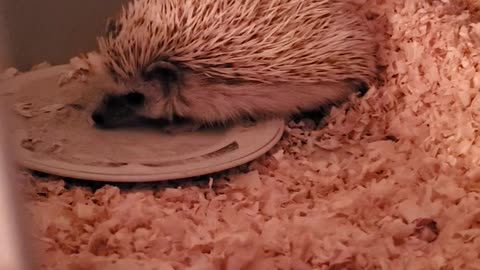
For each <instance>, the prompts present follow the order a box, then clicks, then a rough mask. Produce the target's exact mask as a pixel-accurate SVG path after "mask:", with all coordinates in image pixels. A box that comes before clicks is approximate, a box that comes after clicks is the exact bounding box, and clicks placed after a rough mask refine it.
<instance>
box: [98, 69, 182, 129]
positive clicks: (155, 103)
mask: <svg viewBox="0 0 480 270" xmlns="http://www.w3.org/2000/svg"><path fill="white" fill-rule="evenodd" d="M139 73H140V75H138V76H134V77H131V78H129V79H127V80H122V82H118V80H117V87H114V88H115V89H109V90H110V91H108V92H107V93H106V94H105V95H104V96H103V98H102V100H101V102H100V103H99V104H98V105H97V107H96V109H95V110H94V112H93V113H92V115H91V118H92V120H93V122H94V123H95V125H96V127H100V128H115V127H120V126H125V125H132V124H138V123H139V122H141V121H144V120H152V119H153V120H157V122H158V123H162V120H164V121H163V123H167V122H169V121H172V120H173V118H175V117H176V115H175V114H176V113H175V112H174V109H176V107H175V106H174V104H177V105H178V102H176V101H177V100H178V99H179V97H180V100H181V95H179V93H180V87H181V86H182V83H181V81H180V77H181V76H180V72H179V70H178V68H177V67H176V66H175V65H173V64H171V63H168V62H164V61H159V62H156V63H154V64H151V65H150V66H148V67H147V68H145V69H143V70H142V71H141V72H139ZM183 103H185V101H184V100H183ZM177 107H178V106H177Z"/></svg>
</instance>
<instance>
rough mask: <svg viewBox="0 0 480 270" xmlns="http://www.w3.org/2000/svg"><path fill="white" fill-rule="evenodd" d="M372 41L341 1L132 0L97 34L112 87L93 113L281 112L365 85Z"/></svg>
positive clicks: (371, 71) (197, 118)
mask: <svg viewBox="0 0 480 270" xmlns="http://www.w3.org/2000/svg"><path fill="white" fill-rule="evenodd" d="M375 50H376V43H375V41H374V38H373V35H372V33H370V32H369V31H368V29H367V27H366V25H365V22H364V21H363V19H362V18H361V17H360V16H359V15H357V14H355V13H354V12H353V11H352V10H351V9H348V8H347V6H346V4H345V3H344V1H342V0H202V1H194V0H133V1H132V2H130V3H129V5H128V6H127V7H126V8H123V10H122V12H121V13H120V14H119V16H118V17H117V18H115V19H112V20H109V22H108V24H107V33H106V34H105V36H103V37H101V38H99V55H100V59H101V61H100V65H101V66H102V70H104V71H105V74H107V75H108V77H109V78H111V81H112V82H113V84H112V85H114V86H112V87H111V88H110V89H108V90H107V93H105V98H104V99H103V101H102V102H101V104H99V105H98V108H97V110H96V111H95V112H94V114H93V116H94V117H93V118H94V120H95V121H96V122H97V123H98V124H104V125H106V126H107V125H110V126H115V125H116V124H118V123H121V122H122V121H124V120H126V119H131V118H132V117H137V116H139V117H145V118H151V119H166V120H170V121H171V120H172V119H178V118H181V119H188V120H191V121H193V122H197V123H204V124H214V123H225V122H228V121H235V120H238V119H242V118H243V117H250V118H255V119H256V118H262V117H270V116H273V117H284V116H285V117H287V116H290V115H292V114H295V113H298V112H302V111H306V110H314V109H315V108H320V107H322V106H323V105H326V104H329V103H335V102H338V101H341V100H343V99H345V98H346V97H347V96H348V95H349V94H352V93H354V92H355V91H356V90H357V88H358V87H359V85H361V84H371V83H372V82H373V81H374V79H375V76H376V74H375V71H376V58H375Z"/></svg>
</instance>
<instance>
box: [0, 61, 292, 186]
mask: <svg viewBox="0 0 480 270" xmlns="http://www.w3.org/2000/svg"><path fill="white" fill-rule="evenodd" d="M67 68H68V66H54V67H50V68H45V69H40V70H37V71H32V72H29V73H25V74H23V75H20V76H17V77H15V78H13V79H11V80H9V81H6V82H3V83H2V84H1V86H0V101H5V102H6V103H7V106H10V107H11V108H12V110H11V111H12V112H13V114H12V116H13V117H12V119H13V122H12V124H13V127H14V132H12V134H11V135H13V136H12V138H13V139H14V140H13V141H14V143H15V147H14V148H15V149H16V150H17V151H16V154H17V156H16V158H17V161H18V162H19V163H20V165H22V166H24V167H27V168H29V169H32V170H37V171H41V172H45V173H49V174H55V175H59V176H63V177H70V178H76V179H84V180H94V181H113V182H147V181H161V180H172V179H180V178H189V177H195V176H200V175H205V174H209V173H214V172H219V171H222V170H226V169H230V168H233V167H236V166H239V165H242V164H245V163H247V162H250V161H252V160H254V159H256V158H258V157H260V156H261V155H263V154H265V153H266V152H267V151H268V150H270V149H271V148H272V147H273V146H274V145H275V144H276V143H277V142H278V141H279V140H280V138H281V136H282V134H283V130H284V121H283V120H280V119H279V120H271V121H265V122H260V123H257V124H256V125H254V126H236V127H233V128H225V129H216V130H203V131H197V132H191V133H185V134H177V135H168V134H165V133H161V132H159V131H158V130H154V129H151V128H150V129H149V128H143V129H139V128H137V129H128V130H127V129H116V130H109V131H107V130H98V129H96V128H94V127H92V126H91V125H90V123H89V121H88V119H89V115H90V112H91V109H92V105H94V104H95V102H94V100H97V99H98V98H99V97H98V91H95V89H93V88H92V87H89V86H88V85H87V84H86V83H82V82H72V83H69V84H67V85H64V86H63V87H60V86H59V85H58V79H59V76H60V74H61V72H63V71H65V70H67Z"/></svg>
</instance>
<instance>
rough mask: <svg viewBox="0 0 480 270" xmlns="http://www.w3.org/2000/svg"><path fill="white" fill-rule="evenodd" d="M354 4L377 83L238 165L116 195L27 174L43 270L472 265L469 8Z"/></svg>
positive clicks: (477, 119)
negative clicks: (314, 125) (316, 124)
mask: <svg viewBox="0 0 480 270" xmlns="http://www.w3.org/2000/svg"><path fill="white" fill-rule="evenodd" d="M356 2H359V3H360V4H363V9H364V11H365V12H366V14H368V16H369V18H371V24H372V25H371V26H372V27H375V28H377V29H379V30H378V31H377V32H378V33H379V37H380V38H382V39H383V43H382V45H381V48H380V58H381V61H382V65H383V66H385V72H384V75H383V78H382V80H383V84H382V85H380V86H378V87H373V88H372V89H371V90H370V91H369V92H368V93H367V95H366V96H364V97H362V98H352V100H351V102H350V103H348V104H345V105H343V106H342V107H340V108H334V109H333V110H332V112H331V115H330V116H329V117H328V119H326V121H325V126H324V127H323V128H321V129H316V130H311V129H307V128H305V127H302V125H295V124H293V123H292V124H291V125H290V126H289V128H287V130H286V135H285V137H284V139H283V140H282V141H281V142H280V143H279V144H278V145H277V146H276V147H275V148H274V149H272V151H270V153H269V154H268V155H266V156H265V157H263V158H260V159H259V160H257V161H255V162H252V163H251V164H249V165H246V166H244V167H247V168H237V169H234V170H230V171H228V172H224V173H220V174H218V175H214V176H211V177H210V178H209V177H207V178H208V179H203V178H202V179H203V180H202V179H200V180H196V181H193V180H192V181H189V182H187V183H185V182H172V183H162V184H148V185H127V186H123V185H118V186H115V185H102V184H92V186H85V185H82V184H80V183H74V182H72V181H67V180H62V179H56V178H53V177H47V178H45V177H39V176H38V175H32V174H29V173H22V174H21V175H20V177H21V179H23V180H25V182H22V188H23V189H24V190H26V192H27V197H26V198H27V203H26V206H27V208H28V209H29V212H30V213H31V216H32V224H34V226H32V229H33V234H34V235H35V239H36V240H35V241H34V242H33V243H34V244H35V245H36V248H37V251H38V257H39V258H40V261H41V263H42V268H41V269H72V270H82V269H162V270H163V269H167V270H169V269H190V270H203V269H205V270H206V269H208V270H210V269H228V270H230V269H253V270H255V269H299V270H303V269H305V270H307V269H330V270H333V269H478V268H479V265H480V193H479V192H480V169H479V168H480V167H479V165H480V136H479V132H480V110H479V109H480V91H479V90H480V66H479V65H478V63H480V49H479V48H480V47H479V45H480V20H478V19H477V18H478V14H473V13H471V12H474V11H475V10H476V8H475V4H478V1H474V0H471V2H469V1H436V0H430V1H428V0H401V1H400V0H398V1H397V0H395V1H382V0H363V1H356ZM459 3H462V5H459ZM384 22H387V24H386V27H383V23H384ZM304 126H305V125H304Z"/></svg>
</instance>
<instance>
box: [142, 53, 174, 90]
mask: <svg viewBox="0 0 480 270" xmlns="http://www.w3.org/2000/svg"><path fill="white" fill-rule="evenodd" d="M180 75H181V74H180V70H179V68H178V67H177V66H176V65H174V64H172V63H170V62H166V61H157V62H155V63H153V64H151V65H149V66H148V67H147V68H146V69H145V71H144V74H143V76H144V79H145V80H146V81H157V82H160V83H161V84H163V86H164V88H163V91H164V93H165V96H169V95H170V94H171V93H172V90H173V89H172V86H173V85H175V84H177V83H178V82H179V81H180Z"/></svg>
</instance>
